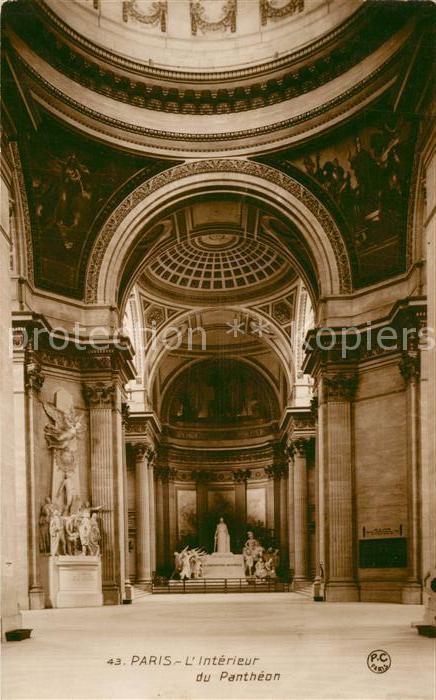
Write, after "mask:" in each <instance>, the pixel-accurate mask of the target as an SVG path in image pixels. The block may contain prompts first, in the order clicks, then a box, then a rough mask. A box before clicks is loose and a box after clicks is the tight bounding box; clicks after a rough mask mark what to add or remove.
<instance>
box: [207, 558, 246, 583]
mask: <svg viewBox="0 0 436 700" xmlns="http://www.w3.org/2000/svg"><path fill="white" fill-rule="evenodd" d="M203 578H245V572H244V560H243V557H242V554H232V553H231V552H225V553H221V552H214V553H213V554H208V556H207V557H205V561H204V564H203Z"/></svg>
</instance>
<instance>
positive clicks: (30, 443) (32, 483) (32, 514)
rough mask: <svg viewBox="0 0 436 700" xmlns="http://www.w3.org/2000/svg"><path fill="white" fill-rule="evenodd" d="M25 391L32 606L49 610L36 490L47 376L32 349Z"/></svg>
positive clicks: (32, 608) (26, 369) (27, 363)
mask: <svg viewBox="0 0 436 700" xmlns="http://www.w3.org/2000/svg"><path fill="white" fill-rule="evenodd" d="M25 362H26V365H25V390H26V436H27V437H26V440H27V445H26V453H27V476H28V484H29V492H30V495H29V551H30V557H29V605H30V609H31V610H40V609H41V608H44V607H45V601H44V590H43V588H42V585H41V578H40V571H39V554H38V553H39V543H38V504H37V502H36V499H37V487H36V464H35V458H36V448H35V417H34V410H35V398H36V396H37V395H38V394H39V392H40V391H41V388H42V385H43V383H44V376H43V374H42V372H41V368H40V366H39V364H38V362H37V361H36V360H35V358H34V354H33V351H32V350H31V349H28V350H26V359H25Z"/></svg>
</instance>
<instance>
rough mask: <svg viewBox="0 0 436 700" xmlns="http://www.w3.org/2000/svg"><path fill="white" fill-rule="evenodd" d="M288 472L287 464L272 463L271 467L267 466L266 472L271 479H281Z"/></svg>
mask: <svg viewBox="0 0 436 700" xmlns="http://www.w3.org/2000/svg"><path fill="white" fill-rule="evenodd" d="M287 473H288V467H287V465H286V464H272V465H271V466H270V467H265V474H266V475H267V476H268V477H269V478H270V479H281V478H282V477H284V476H286V474H287Z"/></svg>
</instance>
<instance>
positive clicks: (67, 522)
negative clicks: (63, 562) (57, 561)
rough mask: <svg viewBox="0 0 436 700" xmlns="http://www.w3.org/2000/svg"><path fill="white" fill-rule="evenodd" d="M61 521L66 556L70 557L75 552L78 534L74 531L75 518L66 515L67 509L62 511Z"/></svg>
mask: <svg viewBox="0 0 436 700" xmlns="http://www.w3.org/2000/svg"><path fill="white" fill-rule="evenodd" d="M63 521H64V529H65V541H66V550H67V554H70V555H71V556H72V555H74V554H76V552H77V546H78V540H79V533H78V532H77V529H76V517H75V516H74V515H70V514H69V513H68V508H65V509H64V515H63Z"/></svg>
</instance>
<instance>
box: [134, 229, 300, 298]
mask: <svg viewBox="0 0 436 700" xmlns="http://www.w3.org/2000/svg"><path fill="white" fill-rule="evenodd" d="M287 270H288V265H287V263H286V260H284V258H283V257H281V255H280V254H279V253H278V252H277V250H273V249H272V248H270V247H269V246H267V245H265V244H264V243H262V242H261V241H257V240H253V239H248V238H242V237H240V236H238V235H236V234H231V233H210V234H204V235H200V236H197V237H196V238H193V239H192V240H191V241H188V240H185V241H184V242H183V243H178V244H176V245H173V246H171V247H170V248H167V250H165V251H164V252H162V253H160V254H159V255H158V256H157V257H156V258H155V259H154V260H153V262H152V263H151V264H150V266H149V268H148V274H149V275H152V276H153V277H154V278H155V279H156V282H160V283H163V284H168V285H171V286H174V287H175V288H176V287H183V288H184V289H187V290H189V289H201V290H213V291H222V290H234V289H241V288H244V287H250V286H254V285H256V284H261V283H264V282H265V280H269V281H273V280H279V279H280V278H281V277H283V276H284V275H286V273H287Z"/></svg>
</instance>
